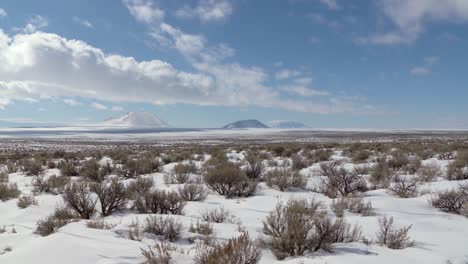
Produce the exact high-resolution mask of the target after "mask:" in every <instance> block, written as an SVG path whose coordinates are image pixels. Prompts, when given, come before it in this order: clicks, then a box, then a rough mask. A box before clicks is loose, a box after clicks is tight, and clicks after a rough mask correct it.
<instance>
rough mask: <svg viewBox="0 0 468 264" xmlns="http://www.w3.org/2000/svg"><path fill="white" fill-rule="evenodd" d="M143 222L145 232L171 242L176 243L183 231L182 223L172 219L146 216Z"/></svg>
mask: <svg viewBox="0 0 468 264" xmlns="http://www.w3.org/2000/svg"><path fill="white" fill-rule="evenodd" d="M145 221H146V225H145V228H144V231H145V232H148V233H151V234H154V235H157V236H162V237H163V238H164V239H167V240H169V241H171V242H174V241H177V240H178V239H179V238H180V235H181V234H182V232H183V231H184V226H183V225H182V223H181V222H180V221H177V220H175V219H174V218H172V217H167V216H166V217H163V216H148V217H147V218H146V220H145Z"/></svg>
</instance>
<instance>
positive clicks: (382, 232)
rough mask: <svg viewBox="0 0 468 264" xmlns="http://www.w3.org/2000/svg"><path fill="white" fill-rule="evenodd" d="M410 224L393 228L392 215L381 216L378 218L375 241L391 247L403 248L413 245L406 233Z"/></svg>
mask: <svg viewBox="0 0 468 264" xmlns="http://www.w3.org/2000/svg"><path fill="white" fill-rule="evenodd" d="M410 229H411V225H409V226H406V227H401V228H399V229H398V228H395V226H394V223H393V217H390V218H388V217H386V216H384V217H381V218H380V219H379V231H378V232H377V242H378V243H380V244H382V245H386V246H387V247H388V248H391V249H403V248H407V247H411V246H413V244H414V242H412V241H411V238H410V237H409V235H408V232H409V230H410Z"/></svg>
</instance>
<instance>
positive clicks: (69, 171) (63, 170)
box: [57, 160, 79, 176]
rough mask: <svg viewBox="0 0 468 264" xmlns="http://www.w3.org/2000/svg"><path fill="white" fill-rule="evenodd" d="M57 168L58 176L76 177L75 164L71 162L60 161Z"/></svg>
mask: <svg viewBox="0 0 468 264" xmlns="http://www.w3.org/2000/svg"><path fill="white" fill-rule="evenodd" d="M57 167H58V168H59V169H60V175H62V176H78V174H79V173H78V169H77V166H76V164H74V163H73V162H72V161H65V160H63V161H60V162H59V164H58V165H57Z"/></svg>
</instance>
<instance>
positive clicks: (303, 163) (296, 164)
mask: <svg viewBox="0 0 468 264" xmlns="http://www.w3.org/2000/svg"><path fill="white" fill-rule="evenodd" d="M291 162H292V169H293V170H302V169H304V168H307V167H309V165H310V164H309V163H308V161H307V160H306V159H305V158H304V157H302V156H301V155H299V154H294V155H292V156H291Z"/></svg>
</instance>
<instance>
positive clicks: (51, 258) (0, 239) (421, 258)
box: [0, 151, 468, 264]
mask: <svg viewBox="0 0 468 264" xmlns="http://www.w3.org/2000/svg"><path fill="white" fill-rule="evenodd" d="M335 154H336V155H334V156H333V157H332V158H333V159H343V160H346V159H344V157H342V156H341V152H337V153H335ZM228 157H229V158H230V159H232V160H242V159H243V158H244V155H243V154H242V153H237V152H235V151H233V152H230V153H229V154H228ZM436 161H437V162H439V163H440V164H441V165H443V166H446V165H447V161H438V160H436ZM423 162H429V161H423ZM174 165H175V164H168V165H165V170H166V171H168V170H169V169H170V168H172V166H174ZM198 165H200V164H198ZM345 166H347V167H352V166H353V164H351V163H347V164H345ZM318 168H319V164H318V163H315V164H313V165H312V166H310V167H308V168H305V169H303V170H301V173H302V174H304V175H305V176H307V179H308V186H309V187H311V186H313V185H314V184H315V183H317V182H318V180H319V179H320V176H313V175H315V174H316V173H315V172H316V171H317V169H318ZM313 172H314V173H313ZM52 174H55V175H59V174H60V172H59V171H58V170H57V169H49V170H47V171H46V175H52ZM143 177H150V178H153V180H154V182H155V187H156V188H159V189H165V190H169V189H176V188H177V186H178V185H176V184H172V185H166V184H165V183H164V173H154V174H149V175H144V176H143ZM32 179H33V177H31V176H25V175H24V174H23V173H12V174H10V175H9V181H10V182H11V183H16V184H17V185H18V187H19V188H20V190H21V192H22V193H23V194H30V193H31V191H32V186H31V184H32V183H31V181H32ZM460 183H461V182H460V181H452V182H449V181H446V180H444V179H442V178H440V179H437V181H434V182H431V183H425V184H422V185H421V186H420V187H419V190H420V191H423V193H425V194H422V195H420V196H417V197H415V198H406V199H404V198H398V197H396V196H394V195H391V194H389V193H388V192H387V191H385V190H384V189H379V190H373V191H369V192H367V193H365V199H366V200H367V201H370V202H371V203H372V205H373V207H374V209H375V212H376V214H375V215H373V216H367V217H363V216H360V215H356V214H352V213H349V212H346V214H345V216H346V219H347V220H348V221H349V222H350V223H355V224H357V225H358V226H360V227H361V228H362V231H363V234H364V235H365V236H366V237H367V238H369V239H375V233H376V232H377V230H378V218H379V217H381V216H383V215H386V216H393V217H394V218H395V222H396V223H397V225H399V226H400V225H401V226H403V225H404V226H406V225H412V228H411V230H410V236H411V238H412V239H413V240H414V241H415V245H414V246H413V247H409V248H406V249H402V250H392V249H389V248H386V247H383V246H380V245H377V244H372V245H370V246H369V247H368V246H366V245H365V244H363V243H361V242H354V243H349V244H336V245H335V249H334V252H333V253H326V252H316V253H310V254H307V255H305V256H303V257H294V258H292V257H291V258H287V259H285V260H282V261H279V260H276V258H275V257H274V256H273V254H272V253H271V252H270V251H269V250H267V249H265V250H263V252H262V253H263V255H262V259H261V261H260V263H265V264H267V263H295V264H296V263H328V264H334V263H337V264H338V263H340V264H341V263H350V264H354V263H355V264H361V263H369V264H370V263H372V264H374V263H389V264H391V263H399V264H405V263H408V264H410V263H411V264H412V263H434V264H443V263H454V264H463V263H467V261H468V218H466V217H463V216H460V215H454V214H448V213H444V212H441V211H440V210H438V209H436V208H433V207H432V206H431V205H430V203H429V200H430V198H431V194H430V192H431V191H436V190H446V189H450V188H455V187H456V186H457V185H458V184H460ZM467 183H468V181H467ZM291 198H307V199H316V200H319V201H322V202H323V204H324V205H326V207H328V208H329V205H330V204H331V202H332V200H331V199H330V198H328V197H326V196H324V195H322V194H319V193H315V192H312V191H296V192H280V191H277V190H274V189H272V188H269V187H268V186H266V185H265V183H260V184H259V186H258V189H257V192H256V193H255V195H254V196H252V197H248V198H237V199H226V198H224V197H223V196H220V195H217V194H215V193H214V192H210V194H209V195H208V198H207V199H206V200H205V201H203V202H188V204H187V206H186V207H185V210H184V215H182V216H172V217H175V218H179V219H180V220H181V221H182V223H184V225H185V227H186V229H185V232H184V234H183V235H182V238H181V239H180V240H179V241H177V242H175V243H174V244H175V245H176V246H177V250H175V251H174V252H173V253H172V256H173V261H174V263H192V262H193V256H194V254H195V245H194V244H193V243H190V242H189V238H190V237H193V235H194V234H192V233H189V232H188V230H187V227H188V226H189V225H190V224H191V223H196V222H197V221H198V220H200V215H199V213H200V211H202V210H204V209H207V208H221V207H222V208H225V209H227V210H229V211H230V212H232V214H233V215H234V216H235V218H236V221H235V222H237V223H232V224H229V223H222V224H213V227H214V230H215V234H214V237H215V238H216V239H218V240H221V241H223V240H226V239H229V238H231V237H234V236H238V235H239V234H240V233H239V223H241V225H242V226H243V227H245V228H246V229H247V231H248V232H249V234H250V236H251V237H254V238H255V237H259V236H261V235H262V227H263V224H262V221H263V220H264V219H265V217H266V216H267V215H268V214H269V212H270V211H272V210H273V208H274V207H275V205H276V204H277V202H279V201H288V200H289V199H291ZM36 199H37V200H38V205H33V206H30V207H28V208H25V209H19V208H18V206H17V204H16V203H17V199H12V200H9V201H6V202H1V201H0V228H1V227H5V232H4V233H0V263H1V264H28V263H34V264H53V263H67V264H82V263H99V264H110V263H142V262H143V261H144V259H143V256H142V255H141V249H142V248H146V247H147V246H149V245H153V244H154V243H155V240H154V239H153V238H151V237H149V236H145V237H144V239H143V240H142V241H134V240H130V239H128V238H126V237H125V236H123V235H121V234H122V233H125V232H126V231H127V230H128V229H129V226H130V225H131V224H132V222H135V221H136V220H137V219H138V222H139V223H144V219H145V218H146V217H147V216H148V215H144V214H135V213H132V212H130V211H126V212H121V213H117V214H114V215H112V216H109V217H106V218H105V221H106V222H108V223H110V224H113V225H115V226H114V227H113V228H112V229H110V230H99V229H91V228H88V227H87V226H86V220H81V221H78V222H74V223H70V224H67V225H66V226H64V227H62V228H60V229H59V230H58V232H56V233H54V234H52V235H49V236H47V237H41V236H39V235H37V234H35V233H34V230H35V228H36V222H37V221H38V220H39V219H42V218H44V217H46V216H48V215H50V214H51V213H52V212H53V211H54V208H55V207H56V206H57V205H58V204H61V203H63V200H62V198H61V196H59V195H57V196H55V195H50V194H40V195H37V196H36Z"/></svg>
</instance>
